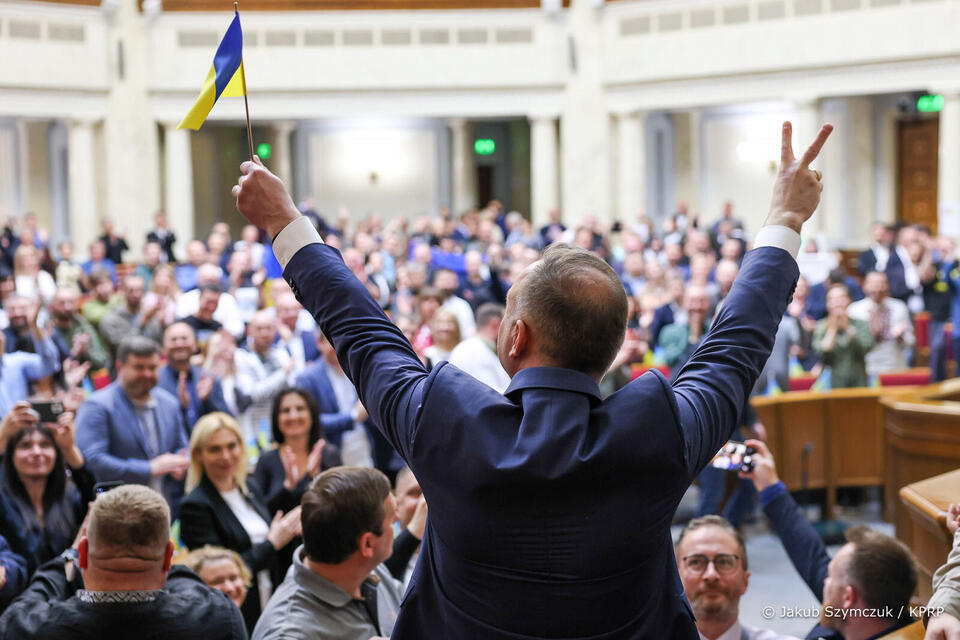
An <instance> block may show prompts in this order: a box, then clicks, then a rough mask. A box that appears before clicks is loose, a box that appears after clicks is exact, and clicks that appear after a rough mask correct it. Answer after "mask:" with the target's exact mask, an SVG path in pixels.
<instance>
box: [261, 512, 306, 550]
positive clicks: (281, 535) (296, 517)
mask: <svg viewBox="0 0 960 640" xmlns="http://www.w3.org/2000/svg"><path fill="white" fill-rule="evenodd" d="M300 532H301V522H300V507H297V508H295V509H293V510H291V511H290V513H288V514H287V515H283V512H281V511H277V513H276V515H275V516H273V522H271V523H270V532H269V533H268V534H267V540H269V541H270V544H272V545H273V548H274V549H277V550H279V549H283V548H284V547H285V546H287V545H288V544H289V543H290V541H291V540H293V539H294V538H296V537H297V536H298V535H300Z"/></svg>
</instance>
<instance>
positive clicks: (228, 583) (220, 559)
mask: <svg viewBox="0 0 960 640" xmlns="http://www.w3.org/2000/svg"><path fill="white" fill-rule="evenodd" d="M183 564H184V566H186V567H187V568H188V569H190V570H191V571H193V572H194V573H195V574H197V575H198V576H200V579H201V580H203V582H204V584H206V585H207V586H208V587H210V588H211V589H216V590H217V591H222V592H223V593H224V594H226V596H227V597H228V598H230V601H231V602H232V603H233V604H235V605H237V608H241V607H243V601H244V600H245V599H246V598H247V591H248V590H249V589H250V584H251V581H252V579H253V576H252V574H251V573H250V569H248V568H247V565H246V564H244V562H243V558H241V557H240V554H238V553H237V552H236V551H231V550H230V549H224V548H223V547H211V546H210V545H205V546H203V547H200V548H199V549H194V550H193V551H191V552H190V553H188V554H187V557H186V558H184V559H183ZM245 622H246V624H247V633H249V634H251V635H252V634H253V627H254V626H255V623H256V621H255V620H254V621H253V622H254V624H253V625H251V623H250V621H249V620H246V621H245Z"/></svg>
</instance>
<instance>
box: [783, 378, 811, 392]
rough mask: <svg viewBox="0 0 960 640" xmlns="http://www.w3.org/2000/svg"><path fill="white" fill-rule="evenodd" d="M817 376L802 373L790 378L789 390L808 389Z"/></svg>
mask: <svg viewBox="0 0 960 640" xmlns="http://www.w3.org/2000/svg"><path fill="white" fill-rule="evenodd" d="M817 377H818V376H812V375H804V376H797V377H796V378H790V389H789V390H790V391H810V388H811V387H812V386H813V383H814V382H816V381H817Z"/></svg>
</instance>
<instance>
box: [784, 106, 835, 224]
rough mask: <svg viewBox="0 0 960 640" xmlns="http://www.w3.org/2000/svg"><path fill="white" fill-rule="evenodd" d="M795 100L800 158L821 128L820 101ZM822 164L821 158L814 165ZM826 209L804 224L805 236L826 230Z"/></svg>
mask: <svg viewBox="0 0 960 640" xmlns="http://www.w3.org/2000/svg"><path fill="white" fill-rule="evenodd" d="M793 102H794V110H795V111H796V115H795V116H794V118H793V153H794V155H795V156H797V157H798V158H799V157H800V156H801V155H802V154H803V152H804V151H806V149H807V146H808V145H809V144H810V143H811V142H813V138H814V136H815V135H816V134H817V131H819V130H820V103H819V101H818V100H817V99H816V98H811V97H808V96H804V97H802V98H798V99H795V100H794V101H793ZM778 155H779V154H778ZM778 160H779V158H778ZM822 165H823V160H822V159H821V160H820V161H819V162H815V163H814V165H813V167H814V168H820V169H821V171H822V170H823V167H822ZM825 209H826V207H821V211H819V212H818V214H817V215H814V216H813V218H812V219H811V220H810V222H808V223H807V224H805V225H804V226H803V231H804V236H818V235H820V234H822V233H823V232H825V231H826V220H825V216H824V215H823V214H824V213H825Z"/></svg>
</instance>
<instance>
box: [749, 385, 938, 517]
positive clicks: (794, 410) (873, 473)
mask: <svg viewBox="0 0 960 640" xmlns="http://www.w3.org/2000/svg"><path fill="white" fill-rule="evenodd" d="M891 393H893V394H899V393H903V390H902V389H901V388H897V387H893V388H878V389H874V388H856V389H836V390H833V391H792V392H788V393H783V394H780V395H778V396H767V397H757V398H753V399H752V400H751V401H750V402H751V403H752V404H753V407H754V409H756V412H757V417H758V418H759V419H760V422H762V423H763V424H764V426H765V427H766V429H767V442H768V444H769V446H770V450H771V451H772V452H773V455H774V458H775V459H776V463H777V473H778V475H779V476H780V479H781V480H783V482H784V484H786V485H787V488H788V489H790V490H791V491H797V490H800V489H803V488H804V487H806V488H808V489H826V491H827V512H826V513H825V514H824V517H825V518H827V519H829V518H832V517H833V508H834V506H835V505H836V490H837V488H838V487H879V486H882V485H883V483H884V462H885V459H884V456H885V449H884V437H883V420H882V414H881V411H880V404H879V401H880V398H881V396H882V395H883V394H891ZM805 450H806V453H805ZM804 466H806V471H807V477H806V481H805V482H804V478H803V474H804ZM927 475H929V474H927Z"/></svg>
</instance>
